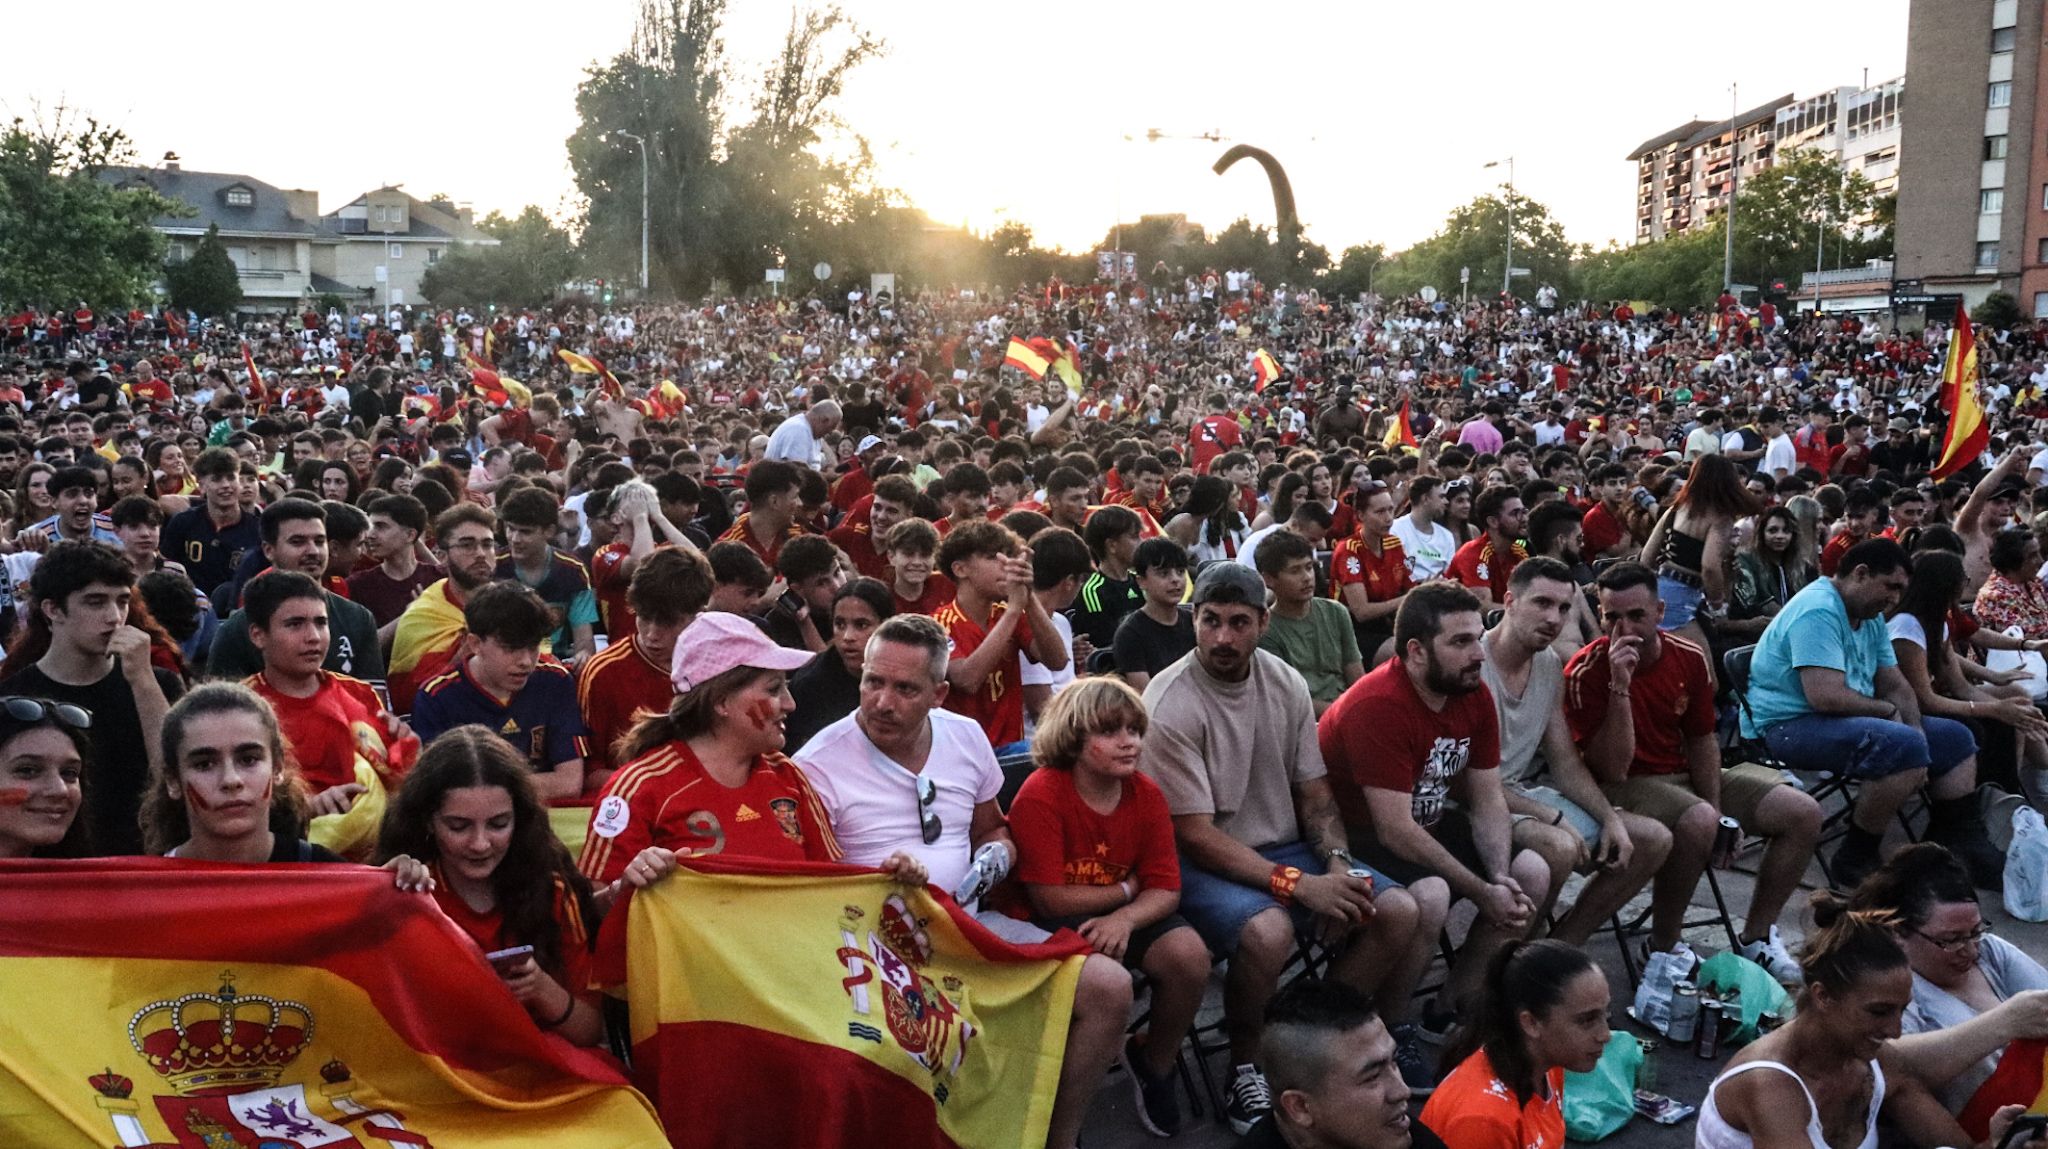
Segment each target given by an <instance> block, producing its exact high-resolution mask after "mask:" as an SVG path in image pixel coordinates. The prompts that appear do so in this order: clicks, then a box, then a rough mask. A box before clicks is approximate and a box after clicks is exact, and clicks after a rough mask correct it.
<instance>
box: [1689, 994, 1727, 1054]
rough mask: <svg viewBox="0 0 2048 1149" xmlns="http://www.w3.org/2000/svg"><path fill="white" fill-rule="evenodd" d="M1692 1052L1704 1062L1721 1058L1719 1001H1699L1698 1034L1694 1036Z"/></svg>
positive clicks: (1714, 999) (1710, 998)
mask: <svg viewBox="0 0 2048 1149" xmlns="http://www.w3.org/2000/svg"><path fill="white" fill-rule="evenodd" d="M1692 1051H1693V1053H1694V1054H1695V1055H1697V1056H1698V1057H1700V1058H1701V1059H1702V1060H1705V1061H1712V1060H1713V1059H1715V1058H1717V1057H1719V1056H1721V1000H1720V999H1719V998H1713V997H1702V998H1701V999H1700V1024H1699V1032H1698V1033H1697V1034H1695V1035H1694V1037H1693V1043H1692Z"/></svg>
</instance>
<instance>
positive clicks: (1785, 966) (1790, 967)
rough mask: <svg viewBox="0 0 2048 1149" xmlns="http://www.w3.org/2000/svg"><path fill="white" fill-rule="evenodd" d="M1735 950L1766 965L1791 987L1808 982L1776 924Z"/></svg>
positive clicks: (1772, 973) (1784, 983)
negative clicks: (1768, 930)
mask: <svg viewBox="0 0 2048 1149" xmlns="http://www.w3.org/2000/svg"><path fill="white" fill-rule="evenodd" d="M1735 952H1737V953H1739V954H1741V955H1742V956H1743V957H1746V958H1748V959H1749V960H1751V961H1753V962H1755V963H1756V964H1758V965H1760V966H1762V967H1764V969H1766V970H1768V971H1769V972H1770V975H1771V976H1772V977H1774V978H1777V979H1778V981H1779V982H1780V983H1781V984H1783V985H1785V986H1786V987H1788V988H1790V989H1798V988H1799V987H1800V986H1802V985H1804V984H1805V983H1806V978H1805V976H1804V975H1803V974H1801V973H1800V972H1799V963H1798V962H1797V961H1794V960H1793V958H1792V951H1790V950H1788V949H1786V948H1785V943H1784V941H1783V940H1782V939H1781V938H1779V937H1778V927H1776V926H1772V927H1771V932H1770V933H1768V934H1766V935H1764V936H1763V937H1761V938H1759V939H1757V940H1756V941H1753V942H1749V943H1746V944H1745V945H1744V946H1743V947H1742V948H1741V949H1739V950H1737V951H1735Z"/></svg>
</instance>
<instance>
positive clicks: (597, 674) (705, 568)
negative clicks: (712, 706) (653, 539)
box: [576, 547, 760, 793]
mask: <svg viewBox="0 0 2048 1149" xmlns="http://www.w3.org/2000/svg"><path fill="white" fill-rule="evenodd" d="M735 549H737V550H740V551H742V552H744V553H745V554H746V555H747V557H749V558H753V557H754V556H753V552H751V551H747V550H746V548H745V547H738V548H735ZM754 561H755V562H757V563H758V562H759V561H760V560H759V559H754ZM711 587H712V581H711V564H710V563H709V562H707V561H706V560H705V559H704V557H703V556H701V555H694V554H691V553H690V552H688V551H685V550H680V549H677V548H675V547H670V548H668V549H666V550H659V551H656V552H654V553H653V554H651V555H648V556H647V561H646V562H644V563H641V564H640V567H639V569H637V570H635V571H634V572H633V583H632V585H631V586H630V587H628V588H627V590H626V596H627V598H628V600H629V601H631V603H632V604H633V633H632V634H631V635H629V636H628V637H627V638H626V639H625V641H623V642H615V643H612V644H611V645H610V646H607V647H605V648H604V649H603V650H601V651H599V652H598V653H597V656H596V657H595V658H592V659H591V660H590V661H589V662H587V663H585V664H584V666H583V672H582V674H580V675H579V676H578V677H577V682H576V707H577V709H578V710H581V711H582V712H583V725H584V726H586V727H587V728H589V730H590V737H589V740H588V741H589V747H588V748H589V755H588V757H587V758H586V759H585V766H586V768H585V771H584V773H585V778H584V783H583V789H584V792H585V793H595V792H596V791H597V790H599V789H602V788H603V786H604V783H605V780H606V779H607V778H609V777H610V776H611V771H612V769H613V768H615V767H617V766H620V765H623V763H621V762H617V761H615V760H614V759H613V757H612V748H613V747H615V746H616V745H618V742H619V740H620V739H622V738H624V737H625V736H626V735H627V733H628V732H630V731H631V730H632V729H633V723H634V722H635V721H636V720H637V719H638V717H639V715H640V712H641V711H643V710H644V711H652V712H654V713H657V714H659V713H662V712H663V711H666V710H667V709H668V706H669V703H670V702H671V701H673V700H674V698H675V694H676V688H675V685H674V684H673V683H672V682H671V681H670V680H669V670H670V667H671V666H672V665H673V663H674V660H675V650H676V636H677V635H679V634H681V633H682V632H683V628H684V627H686V626H689V625H690V623H691V622H692V621H693V620H695V619H696V617H697V616H698V615H699V614H700V613H702V612H703V611H704V610H705V609H706V608H707V607H708V606H709V605H710V602H711Z"/></svg>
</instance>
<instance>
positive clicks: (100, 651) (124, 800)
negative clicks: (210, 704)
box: [0, 542, 184, 855]
mask: <svg viewBox="0 0 2048 1149" xmlns="http://www.w3.org/2000/svg"><path fill="white" fill-rule="evenodd" d="M29 589H30V601H32V602H33V603H34V604H35V608H36V609H37V610H40V611H41V612H42V614H43V621H44V622H45V623H47V624H48V625H49V628H50V649H49V650H48V651H46V652H44V654H43V656H42V657H41V658H39V659H37V660H36V661H35V663H34V664H33V665H30V666H28V667H25V668H23V669H22V670H21V671H20V672H19V673H17V674H14V675H13V676H11V677H9V678H7V679H5V680H0V694H7V695H16V696H20V697H24V698H33V699H47V700H49V701H51V702H58V703H69V704H71V705H72V706H76V707H79V708H81V709H83V710H85V711H86V713H87V714H89V715H91V719H90V721H91V726H90V728H89V729H87V730H86V737H87V739H88V740H89V741H90V742H91V743H92V749H93V753H92V758H91V764H90V766H89V767H88V769H89V770H90V772H91V774H92V778H91V780H90V782H89V783H88V784H89V785H90V786H91V788H92V802H91V803H89V804H88V805H87V807H86V816H87V817H88V818H89V819H90V823H89V827H88V828H89V830H90V832H91V834H92V844H93V849H94V851H95V852H96V853H99V854H103V855H124V854H140V853H142V827H141V823H140V822H139V820H138V819H139V816H140V814H141V810H142V794H143V791H144V790H145V789H146V788H147V787H148V785H149V772H150V768H151V767H152V766H154V765H156V764H157V762H158V759H159V758H160V756H161V749H160V747H161V738H162V735H163V725H164V712H165V711H166V710H168V709H169V708H170V704H171V703H172V702H175V701H176V700H177V699H178V697H179V696H180V695H182V694H183V693H184V685H183V683H181V682H180V681H179V679H178V676H177V675H175V674H172V673H171V672H170V671H167V670H158V669H156V668H154V667H152V666H151V665H150V662H149V635H148V633H146V632H145V631H143V630H142V629H141V628H140V627H137V626H134V625H131V624H130V623H129V621H128V604H129V600H130V599H131V598H132V597H133V596H134V593H135V568H134V567H133V566H131V565H129V562H128V560H127V559H126V558H125V557H123V556H122V554H121V552H120V551H118V550H115V549H114V548H113V547H110V546H108V545H107V544H105V543H92V542H86V543H58V544H57V545H55V546H53V547H51V548H50V550H49V552H48V553H46V554H45V555H43V557H42V561H40V562H38V563H37V564H36V569H35V573H34V574H32V575H31V576H30V577H29ZM59 720H60V721H62V720H63V715H61V714H60V715H59ZM72 725H78V723H72Z"/></svg>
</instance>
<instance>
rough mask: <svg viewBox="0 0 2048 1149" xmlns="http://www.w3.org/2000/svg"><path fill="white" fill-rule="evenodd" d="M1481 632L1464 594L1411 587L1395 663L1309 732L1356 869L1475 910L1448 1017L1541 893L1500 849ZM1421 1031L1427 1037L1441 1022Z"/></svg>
mask: <svg viewBox="0 0 2048 1149" xmlns="http://www.w3.org/2000/svg"><path fill="white" fill-rule="evenodd" d="M1484 633H1485V627H1484V626H1483V625H1482V623H1481V620H1480V607H1479V599H1478V598H1477V597H1476V596H1475V595H1474V594H1473V593H1472V592H1471V591H1469V590H1467V589H1465V588H1464V587H1460V586H1455V585H1452V584H1450V583H1443V582H1434V583H1425V584H1424V585H1422V586H1419V587H1417V588H1415V589H1414V590H1412V591H1410V592H1408V597H1407V599H1406V600H1405V601H1403V602H1402V604H1401V613H1400V614H1399V615H1397V616H1396V617H1395V619H1394V657H1392V658H1389V659H1388V660H1387V661H1386V662H1383V663H1381V664H1380V665H1379V666H1378V667H1377V668H1375V669H1374V670H1373V672H1372V673H1370V674H1368V675H1366V676H1365V677H1364V678H1361V679H1359V680H1358V681H1357V682H1355V683H1353V684H1352V685H1351V688H1350V689H1348V690H1346V691H1345V692H1344V694H1343V696H1342V697H1340V698H1338V699H1337V702H1336V704H1335V705H1334V706H1332V707H1330V709H1328V710H1326V711H1324V712H1323V717H1322V720H1321V721H1320V722H1318V723H1317V724H1316V733H1317V736H1318V739H1319V741H1320V742H1321V744H1322V752H1323V760H1324V761H1325V762H1327V763H1329V769H1330V779H1331V783H1330V788H1331V790H1332V791H1334V792H1335V794H1336V799H1337V805H1338V808H1339V809H1340V810H1342V811H1343V815H1344V823H1345V825H1346V826H1348V827H1349V828H1350V832H1351V846H1352V850H1353V851H1354V852H1355V853H1356V854H1357V855H1358V857H1359V859H1360V860H1361V861H1363V862H1365V863H1366V864H1367V865H1370V866H1372V867H1374V868H1375V869H1379V870H1384V871H1385V872H1387V873H1389V874H1391V875H1393V877H1394V878H1395V880H1397V881H1401V882H1405V883H1408V884H1409V885H1410V886H1414V885H1417V884H1420V883H1423V882H1429V881H1438V882H1443V883H1446V884H1448V885H1449V887H1450V892H1451V894H1452V895H1454V896H1456V897H1459V898H1469V899H1470V900H1471V901H1472V903H1473V905H1474V906H1475V907H1476V908H1477V909H1478V911H1479V920H1478V921H1477V922H1475V923H1474V924H1473V927H1472V932H1471V933H1470V934H1469V935H1468V936H1467V937H1466V940H1465V945H1464V947H1463V948H1462V949H1460V950H1459V951H1458V960H1457V963H1456V964H1455V965H1454V966H1452V968H1451V976H1450V982H1449V984H1448V986H1447V993H1448V996H1449V999H1450V1003H1451V1005H1452V1006H1453V1007H1454V1008H1456V1009H1458V1010H1459V1011H1460V1012H1462V1011H1463V1010H1464V1009H1465V1008H1466V1007H1467V1006H1469V1005H1470V1004H1471V1002H1472V1000H1473V997H1474V995H1475V994H1476V992H1477V991H1478V989H1479V984H1480V980H1481V978H1483V977H1484V976H1485V973H1486V967H1487V964H1488V963H1489V962H1490V961H1492V959H1493V953H1494V951H1495V950H1497V949H1499V948H1500V947H1501V946H1503V945H1505V944H1507V943H1508V942H1509V941H1512V940H1514V939H1516V938H1520V937H1523V936H1525V935H1527V934H1528V932H1529V930H1530V929H1531V927H1533V926H1535V925H1536V924H1537V923H1538V922H1539V921H1540V919H1539V918H1538V917H1537V915H1536V907H1538V906H1540V905H1542V904H1543V903H1544V899H1545V898H1546V897H1547V896H1548V893H1549V886H1548V883H1549V877H1550V870H1549V867H1548V866H1547V865H1545V864H1544V861H1543V858H1542V856H1541V855H1539V854H1537V853H1536V852H1535V851H1533V850H1524V851H1522V852H1520V853H1516V852H1515V850H1514V847H1513V845H1512V841H1511V838H1512V834H1511V825H1510V823H1511V819H1510V818H1509V816H1508V806H1507V797H1506V794H1505V792H1504V791H1503V789H1502V787H1501V781H1500V770H1499V766H1500V719H1499V718H1498V716H1497V715H1496V714H1495V713H1494V709H1493V695H1492V694H1491V693H1489V692H1488V691H1487V689H1486V685H1485V683H1484V682H1483V681H1482V680H1481V677H1480V668H1481V665H1482V664H1483V663H1484V662H1485V660H1486V653H1485V648H1484V646H1483V645H1482V644H1481V642H1480V638H1481V636H1482V635H1483V634H1484ZM1432 936H1434V934H1433V932H1432ZM1425 1020H1426V1021H1428V1022H1430V1023H1431V1028H1432V1030H1433V1031H1434V1030H1435V1029H1436V1028H1437V1027H1436V1025H1435V1023H1436V1022H1437V1021H1439V1020H1441V1021H1442V1022H1443V1024H1444V1025H1445V1026H1446V1027H1447V1026H1448V1024H1449V1022H1450V1020H1451V1019H1450V1018H1449V1017H1446V1016H1442V1015H1437V1016H1433V1017H1429V1018H1426V1019H1425Z"/></svg>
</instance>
